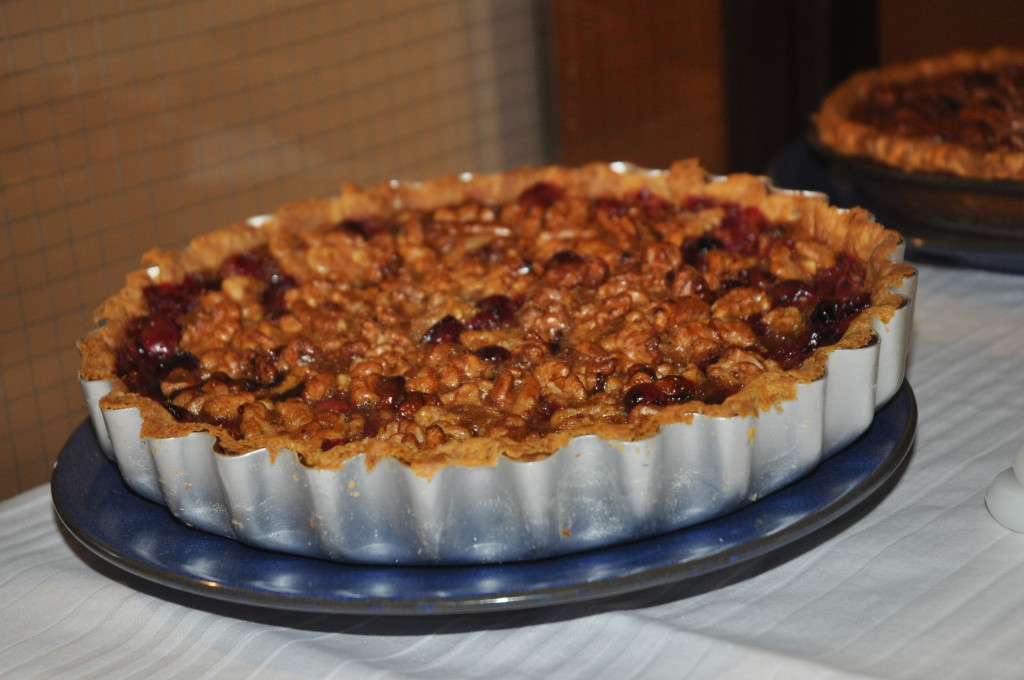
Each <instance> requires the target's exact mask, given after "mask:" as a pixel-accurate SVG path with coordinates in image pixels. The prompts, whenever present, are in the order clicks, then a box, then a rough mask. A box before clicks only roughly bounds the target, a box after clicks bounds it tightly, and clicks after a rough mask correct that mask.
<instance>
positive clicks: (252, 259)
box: [218, 252, 266, 279]
mask: <svg viewBox="0 0 1024 680" xmlns="http://www.w3.org/2000/svg"><path fill="white" fill-rule="evenodd" d="M265 267H266V263H265V261H264V258H263V257H262V256H260V255H257V254H256V253H255V252H247V253H238V254H237V255H232V256H231V257H229V258H226V259H225V260H224V261H223V262H221V264H220V270H219V272H218V273H219V274H220V276H221V277H222V278H227V277H229V276H248V277H250V278H253V279H263V272H264V269H265Z"/></svg>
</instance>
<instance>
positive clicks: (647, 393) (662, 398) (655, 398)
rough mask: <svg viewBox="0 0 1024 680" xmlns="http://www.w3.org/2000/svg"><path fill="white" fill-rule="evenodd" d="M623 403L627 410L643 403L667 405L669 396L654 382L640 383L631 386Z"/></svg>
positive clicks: (647, 404)
mask: <svg viewBox="0 0 1024 680" xmlns="http://www.w3.org/2000/svg"><path fill="white" fill-rule="evenodd" d="M622 404H623V406H625V407H626V411H627V412H628V411H632V410H633V408H634V407H636V406H640V405H641V404H643V405H646V406H666V405H667V404H668V396H667V395H666V394H665V393H664V392H662V391H661V390H660V389H658V388H657V387H655V385H654V383H640V384H639V385H633V386H632V387H630V388H629V390H628V391H627V392H626V396H624V397H623V398H622Z"/></svg>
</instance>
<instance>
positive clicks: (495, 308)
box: [466, 295, 516, 331]
mask: <svg viewBox="0 0 1024 680" xmlns="http://www.w3.org/2000/svg"><path fill="white" fill-rule="evenodd" d="M476 307H477V309H479V310H480V311H479V312H477V313H476V314H474V315H473V316H472V317H471V318H470V319H469V321H467V322H466V328H468V329H469V330H472V331H490V330H495V329H498V328H508V327H510V326H515V325H516V304H515V303H514V302H512V300H510V299H509V298H507V297H505V296H504V295H491V296H488V297H485V298H484V299H482V300H480V301H478V302H477V303H476Z"/></svg>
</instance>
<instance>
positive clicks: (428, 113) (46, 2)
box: [0, 0, 550, 498]
mask: <svg viewBox="0 0 1024 680" xmlns="http://www.w3.org/2000/svg"><path fill="white" fill-rule="evenodd" d="M535 2H536V0H374V1H373V2H365V1H362V0H262V1H259V2H248V1H247V2H228V1H220V0H178V1H165V0H148V1H146V0H120V2H117V1H114V0H110V1H108V0H100V1H98V2H79V1H78V0H3V2H0V36H2V42H0V49H2V52H0V214H2V219H3V235H2V236H0V498H4V497H7V496H11V495H13V494H15V493H17V492H19V491H22V490H24V489H27V488H29V487H32V486H35V485H37V484H41V483H44V482H46V481H47V480H48V478H49V474H50V470H51V468H52V465H53V461H54V460H55V458H56V456H57V454H58V453H59V451H60V448H61V446H62V444H63V443H64V441H65V439H66V438H67V436H68V435H69V434H70V432H71V431H72V430H73V429H74V428H75V427H76V426H77V425H78V424H79V423H81V422H82V420H83V418H84V417H85V408H84V404H83V402H82V398H81V396H80V393H79V391H78V386H77V382H76V380H75V374H76V370H77V365H78V355H77V351H76V350H75V347H74V343H75V340H76V338H77V337H79V336H80V335H81V334H82V333H83V332H85V331H86V330H87V329H88V328H89V327H90V324H91V315H92V310H93V309H95V308H96V306H97V305H98V304H99V303H100V301H101V300H102V299H103V298H104V297H106V296H107V295H109V294H111V293H112V292H114V291H115V290H116V289H117V288H118V287H119V286H120V285H121V283H122V281H123V279H124V276H125V274H126V273H127V272H128V271H130V270H131V269H134V268H136V267H137V262H138V258H139V255H140V254H141V253H142V252H143V251H145V250H147V249H148V248H150V247H154V246H160V247H169V248H177V247H180V246H182V245H183V244H184V243H185V242H186V241H187V240H188V239H189V238H190V237H192V236H194V235H196V234H198V233H200V232H203V231H206V230H209V229H212V228H216V227H219V226H222V225H224V224H227V223H229V222H232V221H234V220H236V219H240V218H243V217H246V216H248V215H252V214H258V213H260V212H262V211H266V210H271V209H273V208H274V207H275V206H277V205H279V204H280V203H282V202H285V201H288V200H292V199H300V198H305V197H308V196H313V195H322V194H326V193H329V192H331V191H334V190H335V189H336V187H338V186H339V185H340V183H341V182H342V181H355V182H357V183H361V184H372V183H376V182H380V181H384V180H387V179H391V178H394V177H398V178H417V177H428V176H434V175H438V174H444V173H451V172H461V171H463V170H471V171H494V170H499V169H502V168H506V167H514V166H517V165H523V164H531V163H542V162H548V161H549V160H550V159H549V158H548V150H547V147H546V142H545V139H546V136H545V134H544V115H543V108H544V106H543V97H542V94H541V83H542V80H543V79H542V78H541V76H540V72H541V66H542V65H541V64H540V61H539V60H540V56H539V54H540V51H539V50H538V49H537V46H538V42H539V39H538V28H537V22H536V16H535V15H536V12H537V11H538V8H537V6H536V5H535Z"/></svg>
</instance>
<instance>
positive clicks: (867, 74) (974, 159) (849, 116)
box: [813, 48, 1024, 181]
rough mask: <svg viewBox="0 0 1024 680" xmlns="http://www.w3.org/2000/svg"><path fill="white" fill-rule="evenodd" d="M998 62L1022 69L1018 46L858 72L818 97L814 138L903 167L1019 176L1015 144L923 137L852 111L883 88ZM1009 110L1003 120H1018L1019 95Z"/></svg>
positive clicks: (1023, 176)
mask: <svg viewBox="0 0 1024 680" xmlns="http://www.w3.org/2000/svg"><path fill="white" fill-rule="evenodd" d="M1003 67H1011V68H1014V69H1019V68H1024V51H1015V50H1009V49H1005V48H996V49H992V50H989V51H986V52H976V51H969V50H959V51H955V52H952V53H950V54H947V55H943V56H938V57H932V58H928V59H922V60H918V61H913V62H907V63H900V64H893V65H890V66H886V67H883V68H879V69H873V70H868V71H861V72H858V73H856V74H854V75H853V76H852V77H850V78H849V79H848V80H846V81H845V82H843V83H842V84H840V85H839V86H838V87H837V88H836V89H835V90H833V91H832V92H831V93H830V94H829V95H828V96H827V97H826V98H825V100H824V101H823V102H822V105H821V108H820V109H819V111H818V112H817V113H816V115H815V116H814V117H813V120H814V123H815V128H816V133H817V138H818V140H819V141H820V142H821V143H822V144H823V145H825V146H826V147H827V148H829V149H831V150H832V151H834V152H836V153H838V154H840V155H843V156H853V157H859V158H864V159H868V160H871V161H873V162H876V163H880V164H883V165H886V166H890V167H893V168H897V169H900V170H904V171H907V172H922V173H938V174H945V175H954V176H959V177H966V178H973V179H980V180H1012V181H1022V180H1024V153H1022V152H1021V150H1020V149H1012V148H1005V147H1004V146H998V147H997V148H991V149H983V148H979V147H978V146H977V145H968V144H966V143H963V142H961V141H950V140H948V139H943V138H942V137H941V136H932V137H931V138H925V137H921V136H904V135H903V134H899V133H897V132H891V131H886V130H880V129H878V128H877V127H875V126H873V125H870V124H867V123H865V122H860V121H858V120H855V116H854V115H853V113H852V112H853V111H854V109H855V107H857V106H858V105H860V104H862V103H863V102H865V101H866V100H868V98H869V97H870V96H871V95H872V93H873V92H876V91H878V90H880V89H881V88H884V87H889V86H894V85H901V84H908V83H913V82H915V81H927V80H934V79H938V78H942V77H945V76H950V75H953V74H966V73H970V72H974V71H983V72H994V71H996V70H997V69H1000V68H1003ZM1016 97H1017V101H1016V103H1015V107H1014V108H1015V111H1014V112H1013V113H1011V117H1017V118H1018V119H1016V120H1009V121H1005V122H1007V123H1008V124H1010V125H1015V126H1016V125H1018V124H1020V123H1021V122H1024V121H1021V120H1019V115H1020V109H1021V106H1022V103H1021V102H1020V99H1019V98H1020V94H1019V93H1018V94H1016Z"/></svg>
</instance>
